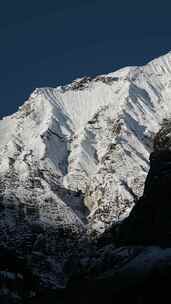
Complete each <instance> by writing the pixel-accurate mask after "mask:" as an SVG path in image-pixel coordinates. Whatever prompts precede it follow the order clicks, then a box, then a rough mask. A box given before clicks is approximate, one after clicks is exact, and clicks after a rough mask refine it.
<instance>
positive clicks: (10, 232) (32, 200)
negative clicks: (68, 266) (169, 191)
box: [0, 52, 171, 288]
mask: <svg viewBox="0 0 171 304" xmlns="http://www.w3.org/2000/svg"><path fill="white" fill-rule="evenodd" d="M170 111H171V52H170V53H168V54H166V55H165V56H162V57H160V58H158V59H155V60H153V61H152V62H150V63H148V64H147V65H145V66H143V67H127V68H124V69H121V70H119V71H116V72H114V73H110V74H108V75H101V76H97V77H95V78H90V77H84V78H81V79H77V80H75V81H73V82H72V83H71V84H70V85H66V86H60V87H57V88H40V89H36V90H35V91H34V92H33V93H32V94H31V96H30V97H29V99H28V100H27V101H26V102H25V103H24V105H23V106H22V107H20V109H19V111H18V112H17V113H15V114H13V115H12V116H8V117H5V118H4V119H3V120H1V121H0V228H1V234H0V244H1V245H2V244H4V246H7V247H8V248H10V249H11V250H15V251H16V252H19V254H21V256H24V255H26V256H28V255H31V256H32V259H31V261H32V262H31V263H32V266H33V269H34V271H37V273H38V274H39V276H40V278H41V279H40V281H41V282H42V284H44V285H46V284H48V286H52V287H54V288H56V286H57V285H58V284H61V286H62V284H64V281H65V278H64V274H63V273H64V268H65V267H64V266H65V262H66V261H67V259H68V257H69V256H70V255H71V254H73V251H74V250H76V248H78V246H76V243H77V242H78V240H79V239H81V238H82V236H83V235H85V231H86V229H87V228H86V223H88V229H90V230H93V231H94V230H95V231H97V232H98V233H101V232H103V231H104V230H105V229H106V227H107V226H108V225H110V224H111V223H112V222H114V221H118V220H120V219H122V218H123V217H124V216H125V215H126V214H128V212H129V210H130V208H131V207H132V205H133V202H134V200H135V199H136V198H137V197H139V196H140V195H141V193H142V190H143V183H144V179H145V176H146V174H147V171H148V167H149V163H148V157H149V152H150V151H151V149H152V138H153V136H154V133H155V132H156V131H157V130H158V129H159V127H160V123H161V122H162V120H163V118H167V117H168V116H170ZM73 240H74V241H73ZM74 252H75V251H74ZM33 253H36V255H35V254H33ZM37 254H40V255H41V256H42V254H43V258H42V259H43V260H44V264H43V266H42V264H40V260H41V259H39V263H37V262H35V261H37V258H36V257H37ZM50 257H51V258H50ZM54 265H55V266H54ZM35 269H37V270H35ZM47 269H48V271H46V270H47ZM49 269H50V270H49ZM47 272H48V274H49V272H50V274H49V279H48V280H47ZM57 278H58V280H57ZM59 278H60V280H59Z"/></svg>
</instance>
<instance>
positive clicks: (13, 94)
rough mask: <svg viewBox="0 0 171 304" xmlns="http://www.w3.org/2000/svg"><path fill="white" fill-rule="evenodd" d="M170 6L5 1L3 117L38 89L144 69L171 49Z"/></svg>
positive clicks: (0, 14) (0, 84) (0, 30)
mask: <svg viewBox="0 0 171 304" xmlns="http://www.w3.org/2000/svg"><path fill="white" fill-rule="evenodd" d="M169 2H170V1H168V2H167V1H164V0H163V1H160V0H156V1H153V0H148V1H139V0H137V1H131V0H130V1H129V0H125V1H121V0H118V1H116V0H98V1H96V0H85V1H84V0H79V1H77V0H68V1H67V0H63V1H60V0H54V1H53V0H46V1H44V0H41V1H39V0H34V1H33V0H29V1H26V0H22V1H20V0H15V1H13V0H11V1H9V0H6V1H5V0H2V1H1V4H0V105H1V106H0V117H2V116H3V115H7V114H11V113H12V112H14V111H16V109H17V107H18V106H19V105H21V104H22V103H23V102H24V100H26V99H27V97H28V96H29V94H30V93H31V92H32V91H33V89H34V88H36V87H42V86H57V85H59V84H64V83H68V82H70V81H72V80H73V79H75V78H77V77H80V76H84V75H90V76H91V75H95V74H101V73H106V72H111V71H113V70H116V69H118V68H120V67H124V66H126V65H141V64H144V63H146V62H147V61H149V60H151V59H153V58H155V57H157V56H160V55H162V54H164V53H166V52H168V51H169V50H171V24H170V20H171V19H170V18H171V17H170V14H171V13H170V12H171V4H170V5H169Z"/></svg>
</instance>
